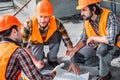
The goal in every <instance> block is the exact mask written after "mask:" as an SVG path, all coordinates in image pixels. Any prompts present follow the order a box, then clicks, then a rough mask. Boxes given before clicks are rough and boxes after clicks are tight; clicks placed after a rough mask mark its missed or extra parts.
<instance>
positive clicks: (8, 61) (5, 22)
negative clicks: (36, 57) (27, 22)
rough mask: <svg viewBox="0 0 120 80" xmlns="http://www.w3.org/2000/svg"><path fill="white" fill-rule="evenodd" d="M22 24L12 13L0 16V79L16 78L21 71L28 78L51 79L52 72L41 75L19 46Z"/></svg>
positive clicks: (26, 53)
mask: <svg viewBox="0 0 120 80" xmlns="http://www.w3.org/2000/svg"><path fill="white" fill-rule="evenodd" d="M21 27H22V24H21V23H20V22H19V21H18V19H17V18H16V17H14V16H12V15H3V16H1V17H0V36H1V39H0V79H1V80H18V76H19V74H20V72H21V71H23V72H24V73H25V75H26V76H27V77H28V79H29V80H47V79H50V80H53V76H54V74H53V73H51V74H48V75H44V76H43V75H42V74H41V73H40V72H39V69H38V68H37V67H36V66H35V65H34V64H33V61H32V59H31V57H30V54H29V53H28V52H29V50H25V49H23V48H21V47H20V43H21V41H22V35H21V30H20V28H21Z"/></svg>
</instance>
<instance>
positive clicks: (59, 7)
mask: <svg viewBox="0 0 120 80" xmlns="http://www.w3.org/2000/svg"><path fill="white" fill-rule="evenodd" d="M38 1H39V0H36V2H38ZM49 1H50V2H51V3H52V4H53V7H54V15H55V16H56V17H58V18H60V17H63V16H71V15H74V14H77V13H79V11H77V10H76V6H77V2H78V0H49Z"/></svg>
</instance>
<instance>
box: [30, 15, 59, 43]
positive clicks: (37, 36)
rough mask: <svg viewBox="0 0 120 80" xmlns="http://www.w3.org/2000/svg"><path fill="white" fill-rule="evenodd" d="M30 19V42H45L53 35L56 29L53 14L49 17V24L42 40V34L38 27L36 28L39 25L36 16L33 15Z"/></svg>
mask: <svg viewBox="0 0 120 80" xmlns="http://www.w3.org/2000/svg"><path fill="white" fill-rule="evenodd" d="M31 20H32V28H31V29H32V33H31V36H30V39H29V40H30V41H32V42H39V43H43V42H46V41H48V39H49V38H50V37H51V36H52V35H53V33H54V32H55V31H56V30H57V24H56V20H55V16H52V17H51V18H50V26H49V28H48V32H47V35H46V38H45V39H44V40H43V39H42V35H41V33H40V31H39V28H38V26H39V25H38V21H37V18H36V17H35V16H34V17H31Z"/></svg>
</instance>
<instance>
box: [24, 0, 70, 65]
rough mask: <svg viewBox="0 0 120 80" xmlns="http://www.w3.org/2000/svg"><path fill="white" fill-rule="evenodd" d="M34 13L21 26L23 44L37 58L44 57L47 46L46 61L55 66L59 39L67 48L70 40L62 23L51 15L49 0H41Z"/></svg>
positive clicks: (51, 7)
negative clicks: (23, 25)
mask: <svg viewBox="0 0 120 80" xmlns="http://www.w3.org/2000/svg"><path fill="white" fill-rule="evenodd" d="M35 12H36V15H35V16H32V17H30V18H28V19H27V21H26V23H25V27H23V28H22V34H23V46H24V47H29V48H30V49H31V52H32V53H33V54H34V56H35V57H36V58H37V59H38V60H42V61H43V59H44V55H45V53H46V52H44V46H45V45H47V46H49V52H48V53H47V59H48V63H49V64H50V65H51V66H52V67H55V66H56V65H58V64H59V63H58V61H57V53H58V51H59V48H60V42H61V39H62V40H63V42H64V43H65V46H66V47H67V48H71V47H72V42H71V40H70V38H69V36H68V33H67V31H66V30H65V28H64V26H63V24H62V23H61V22H60V21H59V20H58V19H57V18H56V17H55V16H53V15H52V14H53V12H54V9H53V6H52V4H51V2H49V0H41V1H40V2H38V4H37V6H36V8H35Z"/></svg>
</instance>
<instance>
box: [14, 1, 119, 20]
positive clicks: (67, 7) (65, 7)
mask: <svg viewBox="0 0 120 80" xmlns="http://www.w3.org/2000/svg"><path fill="white" fill-rule="evenodd" d="M14 1H18V3H17V4H20V3H19V2H20V1H25V0H14ZM26 1H28V0H26ZM39 1H40V0H31V2H30V3H29V4H28V5H27V6H26V8H25V11H27V12H29V13H30V15H34V14H35V12H34V8H35V6H36V4H37V3H38V2H39ZM49 1H51V2H52V4H53V7H54V15H55V16H56V17H58V18H60V17H65V16H71V15H74V14H78V13H80V11H77V10H76V6H77V4H78V0H49ZM116 1H117V2H120V0H116ZM22 5H23V4H22ZM101 6H103V7H105V8H109V9H111V8H112V7H111V3H110V2H101ZM119 8H120V5H118V4H116V13H117V14H118V15H119V14H120V9H119ZM113 9H115V8H113Z"/></svg>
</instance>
